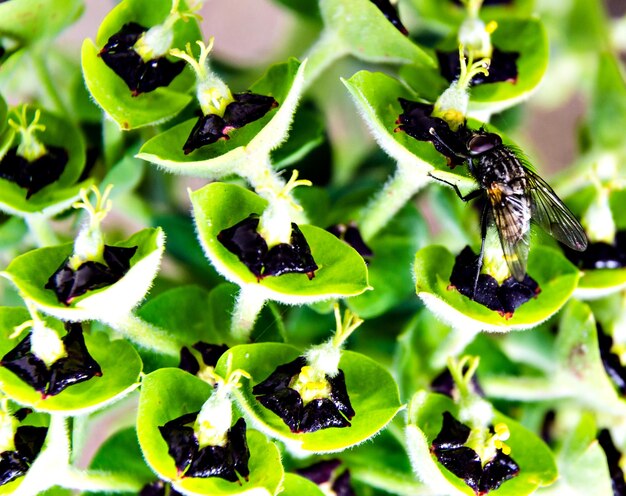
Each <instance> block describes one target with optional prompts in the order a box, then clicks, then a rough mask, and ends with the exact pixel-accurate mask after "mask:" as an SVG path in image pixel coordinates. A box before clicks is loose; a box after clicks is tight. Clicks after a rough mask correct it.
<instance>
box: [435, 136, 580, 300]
mask: <svg viewBox="0 0 626 496" xmlns="http://www.w3.org/2000/svg"><path fill="white" fill-rule="evenodd" d="M462 132H463V131H460V133H462ZM429 133H430V134H431V135H432V136H433V142H436V143H438V144H440V145H441V146H442V147H443V148H445V149H446V150H447V151H448V152H449V153H451V154H452V155H453V156H455V157H458V158H459V159H461V160H463V161H465V162H466V163H467V165H468V168H469V172H470V174H471V175H472V176H473V177H474V179H475V180H476V182H477V183H478V184H479V186H480V188H479V189H477V190H474V191H471V192H470V193H468V194H467V195H463V194H462V193H461V191H460V190H459V188H458V186H457V185H456V184H454V183H450V182H448V181H445V180H443V179H441V178H438V177H435V176H433V175H431V177H433V178H434V179H436V180H438V181H441V182H444V183H446V184H448V185H449V186H452V187H453V188H454V190H455V192H456V194H457V195H458V197H459V198H460V199H461V200H463V201H470V200H472V199H474V198H477V197H479V196H481V195H485V196H486V197H487V199H488V200H489V201H488V202H486V203H485V206H484V208H483V211H482V214H481V227H480V229H481V246H480V254H479V257H478V263H477V271H476V277H475V279H474V294H476V286H477V284H478V276H479V274H480V270H481V268H482V264H483V256H484V249H485V238H486V235H487V226H488V225H489V223H490V222H492V221H493V222H494V223H495V226H496V229H497V231H498V237H499V238H500V244H501V246H502V252H503V253H504V259H505V260H506V263H507V266H508V268H509V270H510V271H511V274H512V275H513V277H515V279H517V280H518V281H520V282H521V281H523V280H524V277H525V275H526V265H527V263H528V251H529V246H530V222H531V220H532V221H533V222H535V223H536V224H538V225H539V226H540V227H541V228H543V229H544V230H545V231H546V232H547V233H548V234H550V235H551V236H552V237H553V238H555V239H556V240H557V241H560V242H561V243H563V244H565V245H567V246H569V247H570V248H571V249H573V250H576V251H584V250H585V249H586V248H587V236H586V235H585V231H584V230H583V228H582V226H581V225H580V223H579V222H578V220H576V218H575V217H574V215H573V214H572V212H570V210H569V209H568V208H567V207H566V206H565V204H564V203H563V202H562V201H561V199H560V198H559V197H558V196H557V195H556V193H555V192H554V190H553V189H552V188H551V187H550V185H548V183H546V182H545V181H544V180H543V179H541V177H539V176H538V175H537V174H536V173H535V172H533V171H532V169H531V168H530V167H529V166H528V165H526V164H525V161H524V160H523V159H522V158H520V156H519V154H518V153H516V152H515V151H514V150H513V149H512V148H511V147H509V146H507V145H505V144H503V143H502V138H500V136H499V135H497V134H494V133H489V132H486V131H484V130H483V129H480V130H478V131H469V130H467V133H465V134H466V136H467V137H466V139H465V141H464V145H463V146H464V150H462V151H461V152H459V151H458V149H457V150H453V149H452V147H451V146H449V145H448V144H447V143H446V142H445V141H443V140H442V139H441V137H440V136H439V135H438V133H437V132H436V130H435V129H434V128H430V129H429ZM454 148H457V147H456V146H455V147H454Z"/></svg>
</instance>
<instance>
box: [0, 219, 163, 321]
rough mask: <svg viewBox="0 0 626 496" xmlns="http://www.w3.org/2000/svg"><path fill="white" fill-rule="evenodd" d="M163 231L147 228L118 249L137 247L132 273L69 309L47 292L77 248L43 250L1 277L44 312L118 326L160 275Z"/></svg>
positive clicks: (24, 258)
mask: <svg viewBox="0 0 626 496" xmlns="http://www.w3.org/2000/svg"><path fill="white" fill-rule="evenodd" d="M164 241H165V240H164V236H163V231H161V229H144V230H143V231H139V232H138V233H136V234H134V235H133V236H131V237H130V238H128V239H127V240H126V241H123V242H120V243H115V244H114V246H125V247H131V246H137V251H136V253H135V255H134V256H133V258H132V259H131V266H130V269H129V271H128V272H127V273H126V275H124V277H122V278H121V279H120V280H119V281H117V282H116V283H115V284H113V285H111V286H107V287H105V288H102V289H97V290H93V291H88V292H87V293H86V294H84V295H82V296H79V297H77V298H75V299H74V300H73V301H72V303H71V304H70V305H68V306H65V305H63V304H62V303H59V301H58V300H57V297H56V295H55V293H54V291H52V290H49V289H45V288H44V286H45V285H46V283H47V282H48V278H49V277H50V276H51V275H52V274H53V273H54V272H55V271H56V270H57V269H58V268H59V266H60V265H61V264H62V263H64V262H65V260H66V259H67V258H68V257H69V256H70V255H71V254H72V251H73V245H72V244H65V245H60V246H52V247H48V248H39V249H36V250H33V251H30V252H28V253H25V254H24V255H21V256H19V257H17V258H16V259H15V260H13V262H11V264H9V266H8V267H7V268H6V270H5V271H4V272H2V273H1V274H2V275H3V276H4V277H6V278H7V279H9V280H10V281H11V282H12V283H13V284H14V285H15V286H16V287H17V289H18V290H19V291H20V293H21V294H22V295H23V296H24V298H28V299H30V300H32V302H33V303H34V304H35V305H36V306H37V307H38V308H39V309H41V310H42V311H43V312H45V313H48V314H50V315H54V316H55V317H57V318H59V319H62V320H69V321H82V320H99V321H102V322H106V323H111V324H115V323H117V322H119V320H120V319H123V318H125V317H126V316H127V315H128V313H129V312H130V311H131V310H132V309H133V308H134V307H135V306H136V305H137V304H138V303H139V302H140V301H141V300H142V299H143V298H144V296H145V294H146V292H147V291H148V289H150V286H151V285H152V280H153V279H154V277H155V276H156V273H157V270H158V268H159V264H160V261H161V255H162V254H163V250H164V248H165V247H164Z"/></svg>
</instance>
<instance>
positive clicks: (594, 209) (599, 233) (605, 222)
mask: <svg viewBox="0 0 626 496" xmlns="http://www.w3.org/2000/svg"><path fill="white" fill-rule="evenodd" d="M591 182H592V184H593V186H594V188H595V196H594V199H593V201H592V202H591V204H590V205H589V207H588V208H587V210H586V211H585V213H584V214H583V216H582V219H581V223H582V225H583V227H584V228H585V233H586V234H587V237H588V238H589V241H591V242H592V243H598V242H604V243H607V244H609V245H612V244H613V243H614V241H615V234H616V232H617V227H616V226H615V220H614V219H613V212H611V207H610V205H609V195H610V193H611V189H612V184H611V183H609V184H603V183H602V182H601V181H600V178H599V176H598V174H597V173H596V171H595V170H594V171H593V172H592V174H591Z"/></svg>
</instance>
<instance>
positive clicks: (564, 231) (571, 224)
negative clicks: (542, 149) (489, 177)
mask: <svg viewBox="0 0 626 496" xmlns="http://www.w3.org/2000/svg"><path fill="white" fill-rule="evenodd" d="M526 174H527V180H528V194H529V196H530V203H531V211H532V220H533V221H534V222H536V223H537V224H539V225H540V226H541V228H542V229H544V230H545V231H546V232H547V233H548V234H550V235H551V236H552V237H553V238H554V239H556V240H557V241H560V242H561V243H563V244H565V245H567V246H569V247H570V248H571V249H572V250H577V251H584V250H585V249H586V248H587V236H586V235H585V231H584V229H583V228H582V226H581V225H580V222H578V221H577V220H576V217H574V214H572V212H570V210H569V208H567V207H566V206H565V204H564V203H563V202H562V201H561V199H560V198H559V197H558V196H557V195H556V193H555V192H554V190H553V189H552V188H551V187H550V185H549V184H548V183H547V182H545V181H544V180H543V179H541V178H540V177H539V176H538V175H537V174H535V173H534V172H532V171H531V170H527V171H526Z"/></svg>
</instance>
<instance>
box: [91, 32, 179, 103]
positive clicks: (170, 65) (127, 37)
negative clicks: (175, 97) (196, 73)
mask: <svg viewBox="0 0 626 496" xmlns="http://www.w3.org/2000/svg"><path fill="white" fill-rule="evenodd" d="M146 31H147V28H145V27H143V26H141V25H139V24H137V23H135V22H129V23H127V24H124V25H123V26H122V28H121V29H120V30H119V31H118V32H117V33H115V34H114V35H113V36H111V37H110V38H109V40H108V41H107V43H106V45H104V47H103V48H102V50H101V51H100V54H99V55H100V57H101V58H102V60H103V61H104V63H105V64H106V65H108V66H109V67H110V68H111V69H112V70H113V72H115V73H116V74H117V75H118V76H119V77H121V78H122V79H123V80H124V82H125V83H126V85H127V86H128V88H129V89H130V91H131V92H132V95H133V96H137V95H139V94H141V93H148V92H150V91H154V90H155V89H157V88H159V87H161V86H168V85H169V84H170V83H171V82H172V81H173V80H174V78H175V77H176V76H178V75H179V74H180V73H181V72H182V70H183V69H184V68H185V62H183V61H182V60H180V61H176V62H172V61H171V60H169V59H168V58H167V57H157V58H154V59H152V60H148V61H147V62H146V61H144V60H143V59H142V58H141V56H140V55H139V54H138V53H137V52H136V51H135V48H134V46H135V43H137V40H139V38H140V37H141V35H143V34H144V33H145V32H146Z"/></svg>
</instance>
